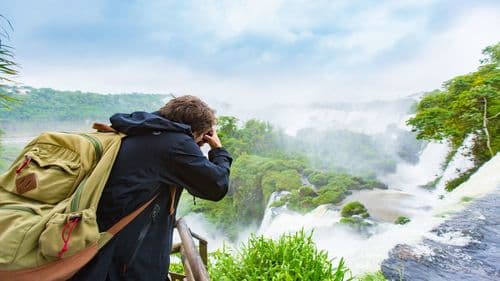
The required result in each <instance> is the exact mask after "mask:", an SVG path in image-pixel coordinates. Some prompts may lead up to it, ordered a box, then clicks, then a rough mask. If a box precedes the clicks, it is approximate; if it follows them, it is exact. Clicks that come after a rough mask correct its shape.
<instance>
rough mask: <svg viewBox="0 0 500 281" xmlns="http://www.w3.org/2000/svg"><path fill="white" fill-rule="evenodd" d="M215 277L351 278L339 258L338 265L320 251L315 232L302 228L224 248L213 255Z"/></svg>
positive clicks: (224, 280)
mask: <svg viewBox="0 0 500 281" xmlns="http://www.w3.org/2000/svg"><path fill="white" fill-rule="evenodd" d="M209 274H210V277H211V278H212V280H220V281H232V280H248V281H253V280H269V281H273V280H276V281H277V280H290V281H293V280H301V281H308V280H310V281H316V280H324V281H334V280H335V281H337V280H339V281H340V280H352V278H351V273H350V270H349V269H348V268H347V267H346V266H345V263H344V260H343V259H340V261H339V263H338V264H337V267H335V268H334V267H333V264H332V260H330V259H329V258H328V255H327V253H326V252H325V251H318V250H317V248H316V245H315V244H314V242H313V240H312V234H306V233H305V232H304V231H299V232H297V233H295V234H284V235H282V236H281V237H280V238H279V239H278V240H276V241H274V240H271V239H266V238H264V237H262V236H255V235H253V236H251V237H250V239H249V240H248V243H247V244H246V245H243V247H242V248H241V249H239V250H238V252H235V253H231V252H230V251H228V250H226V249H225V248H223V249H222V250H218V251H216V252H215V253H213V254H212V255H211V262H210V265H209Z"/></svg>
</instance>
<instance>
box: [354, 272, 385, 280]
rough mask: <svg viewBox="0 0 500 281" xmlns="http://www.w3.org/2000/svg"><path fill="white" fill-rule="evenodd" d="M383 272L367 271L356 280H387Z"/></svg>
mask: <svg viewBox="0 0 500 281" xmlns="http://www.w3.org/2000/svg"><path fill="white" fill-rule="evenodd" d="M386 280H387V279H385V276H384V275H383V274H382V272H380V271H378V272H375V273H366V274H363V275H361V276H359V277H357V278H356V281H386Z"/></svg>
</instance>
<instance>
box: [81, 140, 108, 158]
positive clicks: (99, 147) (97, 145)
mask: <svg viewBox="0 0 500 281" xmlns="http://www.w3.org/2000/svg"><path fill="white" fill-rule="evenodd" d="M79 135H80V136H82V137H84V138H86V139H87V140H88V141H90V143H92V145H93V146H94V149H95V156H96V162H99V160H101V157H102V151H103V148H102V143H101V142H100V141H99V140H98V139H97V138H95V137H93V136H90V135H87V134H79Z"/></svg>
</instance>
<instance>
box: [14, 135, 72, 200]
mask: <svg viewBox="0 0 500 281" xmlns="http://www.w3.org/2000/svg"><path fill="white" fill-rule="evenodd" d="M8 176H9V178H11V179H12V180H11V182H10V183H9V184H8V185H7V186H4V188H5V189H6V190H8V191H10V192H13V193H16V194H19V195H22V196H24V197H27V198H31V199H34V200H37V201H40V202H44V203H49V204H55V203H57V202H59V201H61V200H63V199H65V198H67V197H68V196H69V195H71V193H73V191H74V190H75V188H76V186H77V185H78V183H79V181H80V180H81V178H80V177H81V176H80V156H79V155H78V154H77V153H76V152H74V151H71V150H69V149H66V148H64V147H61V146H57V145H52V144H44V143H37V144H35V145H33V147H32V148H31V149H30V150H29V151H27V152H26V153H25V155H24V158H21V159H18V160H17V162H16V163H15V164H14V165H13V167H12V168H11V170H10V171H9V175H8Z"/></svg>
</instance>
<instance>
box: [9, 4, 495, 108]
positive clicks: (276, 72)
mask: <svg viewBox="0 0 500 281" xmlns="http://www.w3.org/2000/svg"><path fill="white" fill-rule="evenodd" d="M0 14H1V15H3V16H5V17H6V18H8V19H9V21H10V22H11V24H12V26H13V30H11V31H10V32H9V33H10V38H8V39H7V40H6V39H4V40H3V41H4V42H7V43H8V44H9V45H11V46H12V47H14V48H15V55H16V60H17V61H18V62H19V64H20V65H21V69H20V73H21V75H20V76H19V78H18V80H19V81H20V82H22V83H23V84H25V85H29V86H34V87H51V88H55V89H61V90H81V91H92V92H99V93H128V92H145V93H173V94H175V95H181V94H194V95H198V96H200V97H202V98H205V99H207V100H209V101H210V100H216V101H219V102H220V101H223V102H227V103H240V104H242V105H248V106H251V105H255V104H260V105H263V104H266V105H269V104H304V103H314V102H323V101H328V102H330V101H366V100H376V99H395V98H400V97H405V96H408V95H411V94H414V93H419V92H423V91H429V90H433V89H436V88H439V87H440V86H441V84H442V83H443V82H444V81H446V80H448V79H450V78H452V77H453V76H456V75H459V74H465V73H468V72H471V71H474V70H475V69H476V68H477V66H478V65H479V59H481V57H482V55H481V50H482V49H483V48H484V47H486V46H488V45H491V44H494V43H496V42H499V41H500V30H499V28H498V27H499V26H500V1H480V0H477V1H462V0H444V1H433V0H410V1H369V0H363V1H344V0H341V1H323V0H318V1H310V0H297V1H279V0H266V1H260V0H253V1H238V0H231V1H229V0H224V1H214V0H204V1H189V0H185V1H160V0H150V1H130V0H127V1H125V0H114V1H101V0H86V1H69V0H66V1H51V0H46V1H35V0H32V1H23V0H2V2H1V4H0ZM2 24H3V26H6V24H5V22H2Z"/></svg>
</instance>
